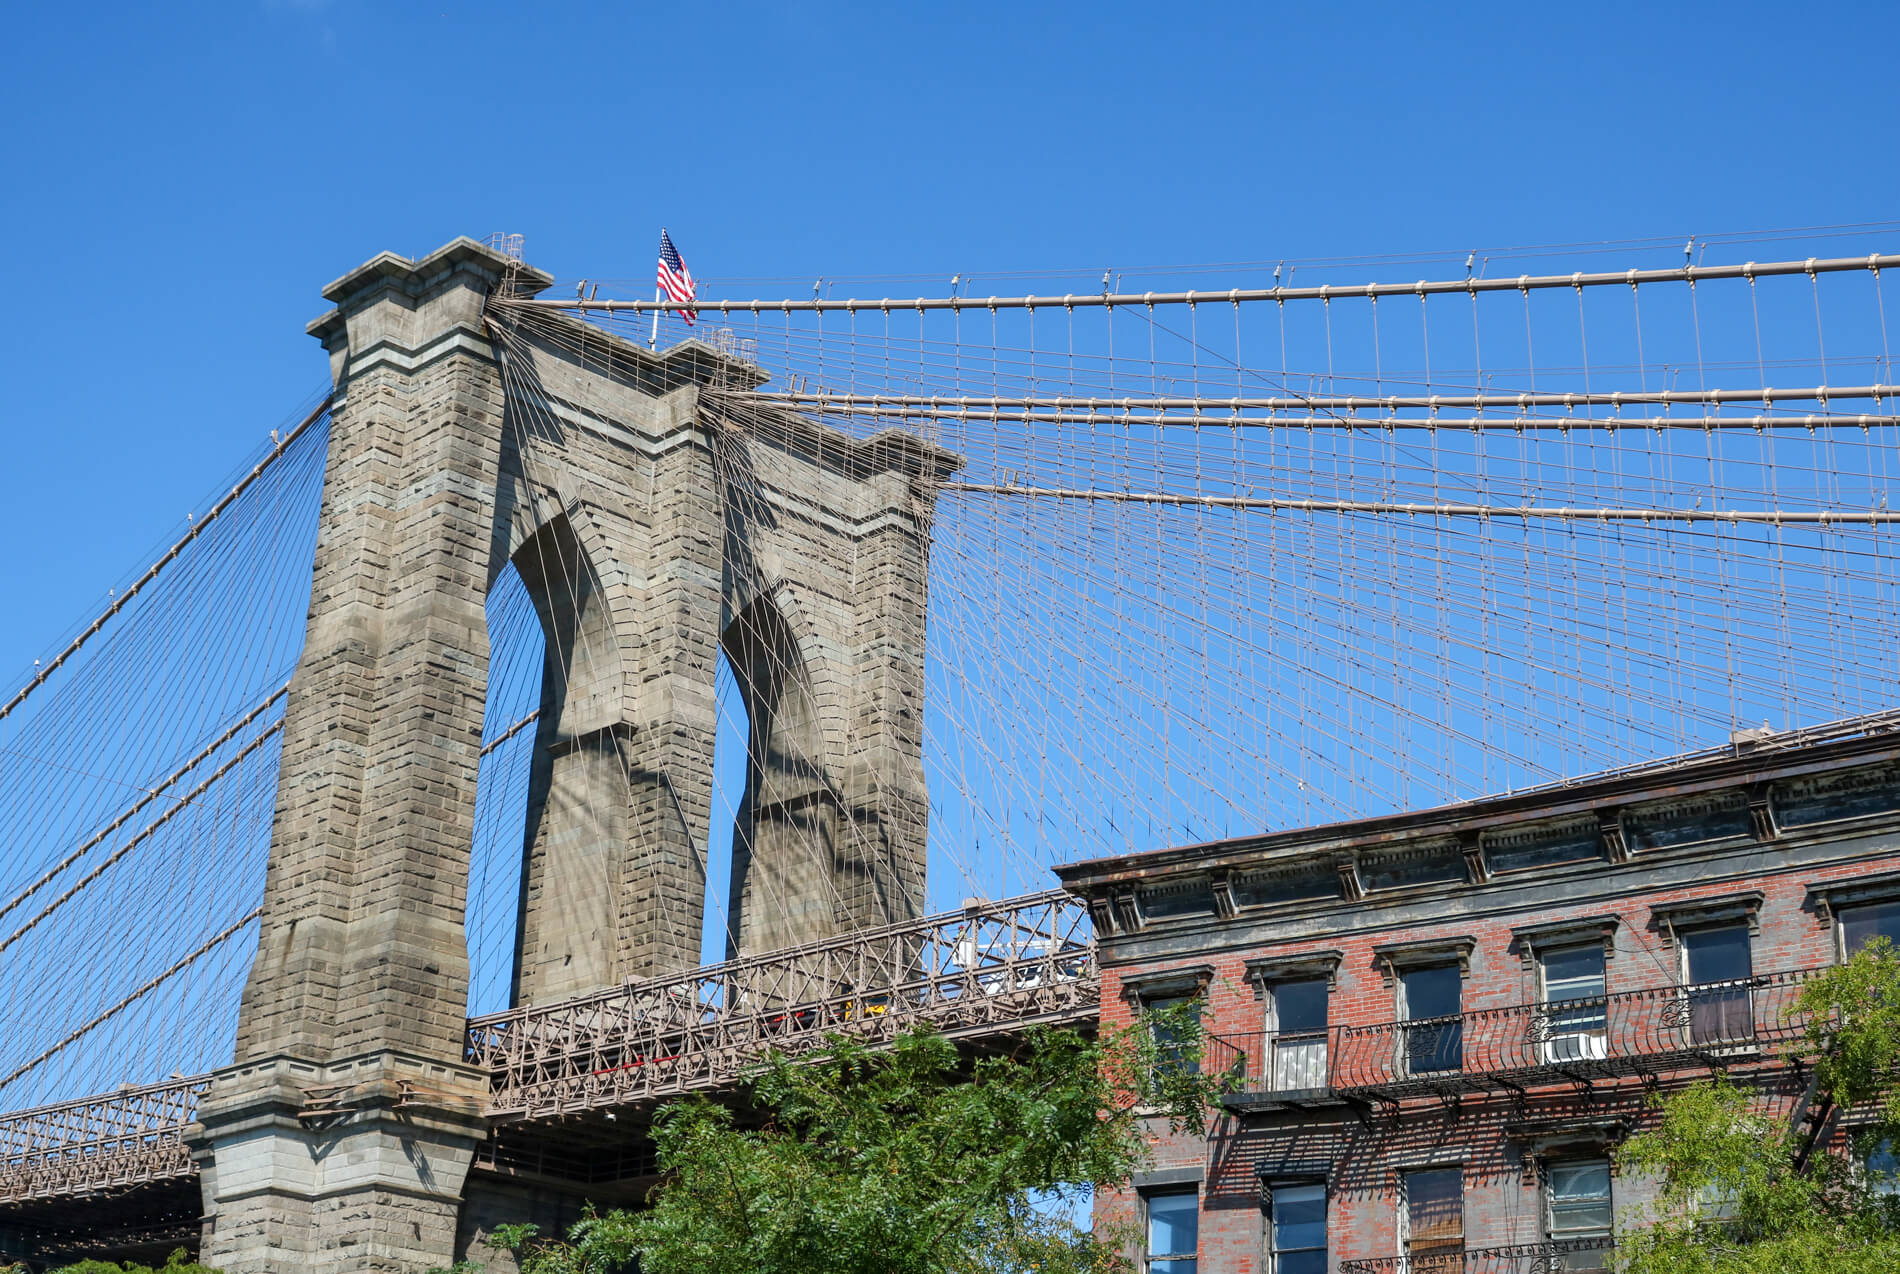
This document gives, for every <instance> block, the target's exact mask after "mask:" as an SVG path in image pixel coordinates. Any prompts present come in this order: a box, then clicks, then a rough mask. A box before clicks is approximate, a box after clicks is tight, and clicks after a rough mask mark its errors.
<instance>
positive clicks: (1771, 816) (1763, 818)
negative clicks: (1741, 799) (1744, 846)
mask: <svg viewBox="0 0 1900 1274" xmlns="http://www.w3.org/2000/svg"><path fill="white" fill-rule="evenodd" d="M1748 829H1749V831H1750V832H1751V833H1753V834H1754V837H1755V839H1756V840H1758V841H1771V840H1777V839H1779V838H1780V836H1781V829H1780V828H1779V827H1777V826H1776V825H1775V807H1774V803H1773V802H1772V801H1770V800H1769V799H1768V785H1767V784H1766V783H1756V784H1754V785H1753V786H1752V787H1750V788H1749V789H1748Z"/></svg>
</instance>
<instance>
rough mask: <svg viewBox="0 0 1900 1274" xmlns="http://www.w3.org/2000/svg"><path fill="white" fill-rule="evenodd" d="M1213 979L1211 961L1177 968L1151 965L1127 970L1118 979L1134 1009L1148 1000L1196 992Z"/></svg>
mask: <svg viewBox="0 0 1900 1274" xmlns="http://www.w3.org/2000/svg"><path fill="white" fill-rule="evenodd" d="M1213 980H1214V966H1213V965H1211V964H1190V965H1186V966H1184V967H1182V968H1177V969H1155V970H1152V971H1149V972H1144V973H1131V974H1129V975H1128V976H1127V977H1124V978H1123V979H1122V980H1121V990H1122V999H1124V1000H1126V1001H1128V1003H1129V1004H1130V1005H1131V1006H1133V1007H1134V1008H1136V1009H1139V1008H1140V1007H1141V1006H1142V1005H1143V1004H1145V1003H1147V1002H1148V1001H1150V1000H1170V999H1173V998H1174V997H1176V996H1192V995H1199V994H1201V993H1202V992H1203V991H1205V990H1207V984H1208V983H1209V982H1212V981H1213Z"/></svg>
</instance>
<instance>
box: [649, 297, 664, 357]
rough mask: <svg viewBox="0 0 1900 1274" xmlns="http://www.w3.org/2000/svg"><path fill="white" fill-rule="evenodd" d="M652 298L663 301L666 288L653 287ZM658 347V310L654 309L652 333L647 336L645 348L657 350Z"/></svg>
mask: <svg viewBox="0 0 1900 1274" xmlns="http://www.w3.org/2000/svg"><path fill="white" fill-rule="evenodd" d="M653 299H654V300H656V301H664V300H665V299H666V289H665V288H662V287H655V288H654V289H653ZM659 347H660V312H659V311H658V310H655V311H653V335H651V336H649V337H647V348H648V349H653V350H657V349H658V348H659Z"/></svg>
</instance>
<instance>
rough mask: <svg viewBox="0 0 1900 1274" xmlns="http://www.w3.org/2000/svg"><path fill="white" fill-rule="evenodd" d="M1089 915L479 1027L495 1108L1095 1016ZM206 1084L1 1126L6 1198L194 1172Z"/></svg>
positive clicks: (950, 934)
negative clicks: (909, 1039)
mask: <svg viewBox="0 0 1900 1274" xmlns="http://www.w3.org/2000/svg"><path fill="white" fill-rule="evenodd" d="M1100 997H1101V985H1100V980H1099V977H1098V973H1097V969H1096V964H1095V946H1094V942H1093V938H1092V935H1091V931H1090V927H1089V922H1088V913H1087V910H1086V908H1085V906H1084V905H1083V903H1082V902H1081V900H1080V899H1077V898H1075V897H1073V896H1071V895H1069V894H1067V893H1064V892H1063V891H1061V890H1050V891H1048V892H1045V893H1040V894H1030V895H1026V896H1024V897H1020V898H1011V899H1006V900H1004V901H1002V902H994V903H984V904H982V905H980V906H973V907H970V908H967V909H965V910H963V911H956V912H947V913H944V914H941V915H936V916H929V917H925V918H924V919H921V920H916V921H910V922H906V923H903V924H897V925H891V926H888V927H886V928H883V929H874V930H867V931H864V932H860V933H854V934H847V935H844V936H842V937H838V938H834V939H829V940H827V941H824V942H819V943H813V944H810V945H808V946H803V947H794V948H791V949H788V950H785V951H775V952H771V953H769V954H766V955H760V956H752V957H747V958H744V959H740V960H731V961H727V962H725V963H723V964H716V965H708V966H706V967H704V968H701V969H696V970H694V971H692V972H690V973H685V974H681V975H679V976H678V977H675V978H668V979H656V980H654V981H650V982H641V983H634V984H630V985H628V986H625V987H620V988H616V989H614V990H611V991H602V992H597V993H595V994H592V995H587V996H582V997H579V998H577V999H573V1000H564V1001H561V1002H559V1003H555V1004H549V1005H539V1006H531V1007H527V1008H519V1009H510V1010H508V1011H507V1012H504V1013H494V1014H488V1015H485V1016H483V1017H478V1018H471V1019H470V1020H469V1024H468V1044H467V1056H468V1059H469V1060H470V1061H471V1062H473V1063H475V1064H477V1065H481V1066H485V1067H487V1068H488V1069H489V1070H490V1071H491V1072H492V1074H493V1076H494V1078H493V1081H492V1088H491V1095H490V1102H489V1112H490V1114H491V1115H492V1116H493V1117H494V1118H495V1119H497V1120H498V1121H505V1122H506V1121H521V1120H533V1119H539V1118H544V1117H550V1116H558V1115H569V1114H574V1113H577V1112H581V1111H586V1110H601V1109H611V1108H614V1107H624V1106H629V1105H639V1104H642V1103H647V1102H655V1101H660V1100H664V1099H666V1098H669V1097H676V1096H681V1095H684V1094H686V1093H692V1092H707V1091H715V1090H718V1089H721V1088H727V1087H730V1086H732V1085H734V1084H736V1083H737V1082H739V1081H740V1080H741V1079H743V1077H744V1075H745V1072H746V1070H747V1068H748V1067H750V1066H752V1065H753V1064H755V1063H756V1062H758V1061H759V1059H761V1058H762V1057H764V1056H765V1054H766V1053H767V1052H768V1051H769V1050H772V1049H777V1050H779V1051H781V1052H785V1053H792V1054H796V1053H800V1052H806V1051H809V1050H811V1049H814V1048H817V1047H819V1046H821V1045H822V1044H823V1043H824V1042H825V1040H826V1038H827V1037H828V1036H830V1035H833V1034H836V1035H843V1036H847V1037H850V1038H853V1039H859V1040H862V1041H864V1042H866V1043H870V1044H880V1043H886V1042H888V1041H890V1040H891V1039H893V1038H895V1037H896V1036H897V1035H899V1034H901V1033H902V1032H904V1031H906V1030H909V1029H910V1028H912V1027H914V1026H920V1025H927V1026H931V1027H934V1028H936V1029H938V1030H941V1031H943V1032H944V1033H946V1034H948V1035H952V1036H955V1037H958V1038H978V1037H982V1036H988V1035H1006V1034H1009V1033H1012V1032H1016V1031H1021V1030H1023V1029H1026V1028H1027V1027H1029V1026H1031V1025H1034V1024H1037V1023H1046V1024H1052V1025H1075V1024H1078V1023H1082V1022H1086V1021H1089V1020H1092V1019H1093V1018H1094V1017H1095V1014H1096V1009H1097V1005H1098V1003H1099V1000H1100ZM210 1082H211V1077H210V1076H209V1075H197V1076H192V1077H190V1078H185V1079H178V1080H173V1081H170V1082H167V1083H164V1084H153V1085H148V1086H146V1087H142V1088H131V1087H127V1088H122V1089H120V1090H118V1091H116V1092H112V1093H103V1094H99V1095H97V1096H92V1097H84V1098H79V1099H77V1100H74V1101H69V1102H61V1103H58V1104H55V1105H49V1106H40V1107H36V1108H34V1109H32V1110H23V1111H17V1112H15V1113H13V1114H10V1115H5V1116H0V1203H24V1202H31V1201H36V1200H42V1199H58V1198H75V1197H80V1196H85V1195H95V1194H102V1193H108V1192H112V1191H116V1190H120V1189H124V1188H129V1187H132V1186H139V1185H145V1184H149V1183H152V1182H157V1181H163V1180H168V1179H176V1178H183V1177H188V1176H191V1175H192V1174H194V1173H195V1172H196V1171H197V1169H196V1167H195V1166H194V1165H193V1163H192V1161H191V1155H190V1152H189V1151H188V1150H187V1148H186V1146H185V1143H184V1130H185V1129H186V1127H187V1126H188V1125H190V1124H191V1123H192V1122H193V1120H194V1119H195V1117H196V1113H197V1106H198V1098H199V1096H200V1095H201V1094H202V1093H203V1092H204V1091H205V1089H206V1088H207V1087H208V1086H209V1084H210Z"/></svg>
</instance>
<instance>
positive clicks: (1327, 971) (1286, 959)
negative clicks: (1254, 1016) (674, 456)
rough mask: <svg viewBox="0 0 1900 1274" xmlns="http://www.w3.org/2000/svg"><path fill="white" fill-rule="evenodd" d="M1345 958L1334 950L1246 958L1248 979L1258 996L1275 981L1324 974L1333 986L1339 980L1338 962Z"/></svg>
mask: <svg viewBox="0 0 1900 1274" xmlns="http://www.w3.org/2000/svg"><path fill="white" fill-rule="evenodd" d="M1343 959H1345V953H1343V952H1340V951H1333V950H1327V951H1299V952H1288V953H1286V954H1285V955H1272V956H1259V957H1257V958H1255V959H1252V960H1249V961H1247V964H1246V970H1247V973H1246V976H1247V981H1248V982H1250V983H1252V984H1253V998H1254V999H1256V1000H1259V999H1264V998H1265V997H1266V993H1267V988H1268V987H1269V986H1271V985H1273V984H1274V983H1276V982H1294V981H1303V980H1305V979H1307V978H1325V979H1326V985H1327V986H1329V987H1333V986H1337V985H1338V984H1339V962H1340V961H1341V960H1343Z"/></svg>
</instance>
